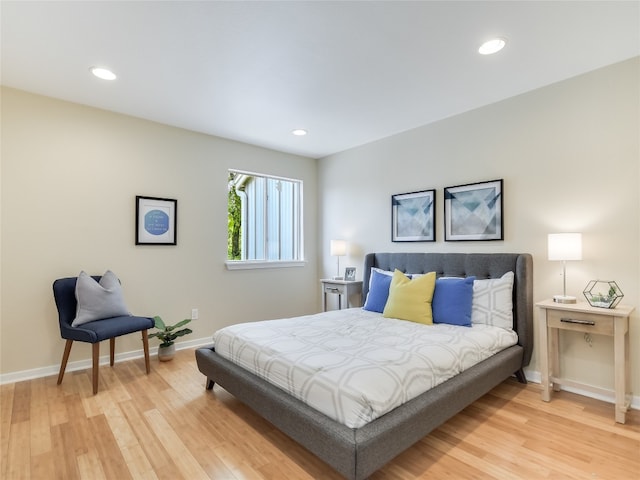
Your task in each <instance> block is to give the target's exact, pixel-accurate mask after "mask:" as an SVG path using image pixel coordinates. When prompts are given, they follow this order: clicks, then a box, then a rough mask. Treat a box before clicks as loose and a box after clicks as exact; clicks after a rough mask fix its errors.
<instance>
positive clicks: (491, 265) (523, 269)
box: [362, 252, 533, 366]
mask: <svg viewBox="0 0 640 480" xmlns="http://www.w3.org/2000/svg"><path fill="white" fill-rule="evenodd" d="M371 267H376V268H381V269H383V270H390V271H393V270H394V269H396V268H397V269H398V270H400V271H401V272H403V273H427V272H436V275H437V276H438V277H442V276H446V277H468V276H470V275H474V276H475V277H476V278H478V279H486V278H499V277H501V276H502V275H504V274H505V273H507V272H514V275H515V279H514V285H513V315H514V317H513V318H514V322H513V323H514V330H516V332H518V344H519V345H521V346H522V347H523V349H524V358H523V363H522V365H523V366H525V365H529V362H530V360H531V353H532V351H533V259H532V257H531V255H530V254H528V253H417V252H416V253H369V254H367V255H366V256H365V259H364V278H363V283H362V299H363V301H364V299H365V298H366V297H367V293H368V291H369V275H370V273H371Z"/></svg>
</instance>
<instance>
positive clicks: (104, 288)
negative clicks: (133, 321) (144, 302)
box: [71, 270, 131, 327]
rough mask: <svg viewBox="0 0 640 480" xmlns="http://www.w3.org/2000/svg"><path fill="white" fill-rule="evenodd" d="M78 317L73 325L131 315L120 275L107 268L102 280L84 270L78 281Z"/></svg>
mask: <svg viewBox="0 0 640 480" xmlns="http://www.w3.org/2000/svg"><path fill="white" fill-rule="evenodd" d="M76 301H77V302H78V308H77V309H76V318H75V319H74V320H73V322H71V326H72V327H77V326H78V325H82V324H83V323H88V322H93V321H94V320H102V319H105V318H111V317H121V316H129V315H131V313H130V312H129V309H128V308H127V306H126V305H125V303H124V296H123V295H122V287H121V286H120V281H119V280H118V277H116V275H115V274H114V273H113V272H112V271H111V270H107V271H106V272H105V273H104V275H103V276H102V278H101V279H100V282H96V281H95V280H94V279H93V278H92V277H91V276H90V275H89V274H88V273H86V272H84V271H82V272H80V274H79V275H78V280H77V282H76Z"/></svg>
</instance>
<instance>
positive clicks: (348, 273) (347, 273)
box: [344, 267, 356, 282]
mask: <svg viewBox="0 0 640 480" xmlns="http://www.w3.org/2000/svg"><path fill="white" fill-rule="evenodd" d="M344 279H345V280H346V281H347V282H355V280H356V267H347V268H345V269H344Z"/></svg>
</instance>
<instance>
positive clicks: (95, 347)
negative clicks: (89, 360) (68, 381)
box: [92, 342, 100, 395]
mask: <svg viewBox="0 0 640 480" xmlns="http://www.w3.org/2000/svg"><path fill="white" fill-rule="evenodd" d="M92 345H93V372H92V377H93V394H94V395H95V394H96V393H98V360H99V358H100V342H96V343H93V344H92Z"/></svg>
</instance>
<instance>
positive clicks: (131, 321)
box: [53, 276, 154, 395]
mask: <svg viewBox="0 0 640 480" xmlns="http://www.w3.org/2000/svg"><path fill="white" fill-rule="evenodd" d="M92 278H94V279H95V280H96V281H100V278H101V277H100V276H93V277H92ZM76 282H77V277H69V278H60V279H57V280H56V281H54V282H53V296H54V299H55V302H56V307H57V308H58V320H59V322H60V335H61V336H62V338H64V339H66V341H67V342H66V345H65V347H64V354H63V355H62V363H61V364H60V373H59V374H58V385H60V384H61V383H62V378H63V377H64V371H65V369H66V367H67V360H68V359H69V353H70V352H71V346H72V345H73V342H74V340H77V341H79V342H87V343H91V344H92V345H93V372H92V380H93V394H94V395H95V394H96V393H98V359H99V356H100V342H101V341H102V340H106V339H109V343H110V345H109V346H110V365H111V366H113V358H114V353H115V339H116V337H119V336H120V335H126V334H128V333H133V332H142V345H143V348H144V360H145V367H146V370H147V374H148V373H149V372H150V370H151V367H150V364H149V340H148V336H147V329H149V328H152V327H153V326H154V321H153V319H152V318H146V317H136V316H119V317H112V318H106V319H103V320H95V321H91V322H88V323H83V324H82V325H79V326H77V327H74V326H72V325H71V323H72V322H73V320H74V318H75V317H76V308H77V301H76V296H75V290H76Z"/></svg>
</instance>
